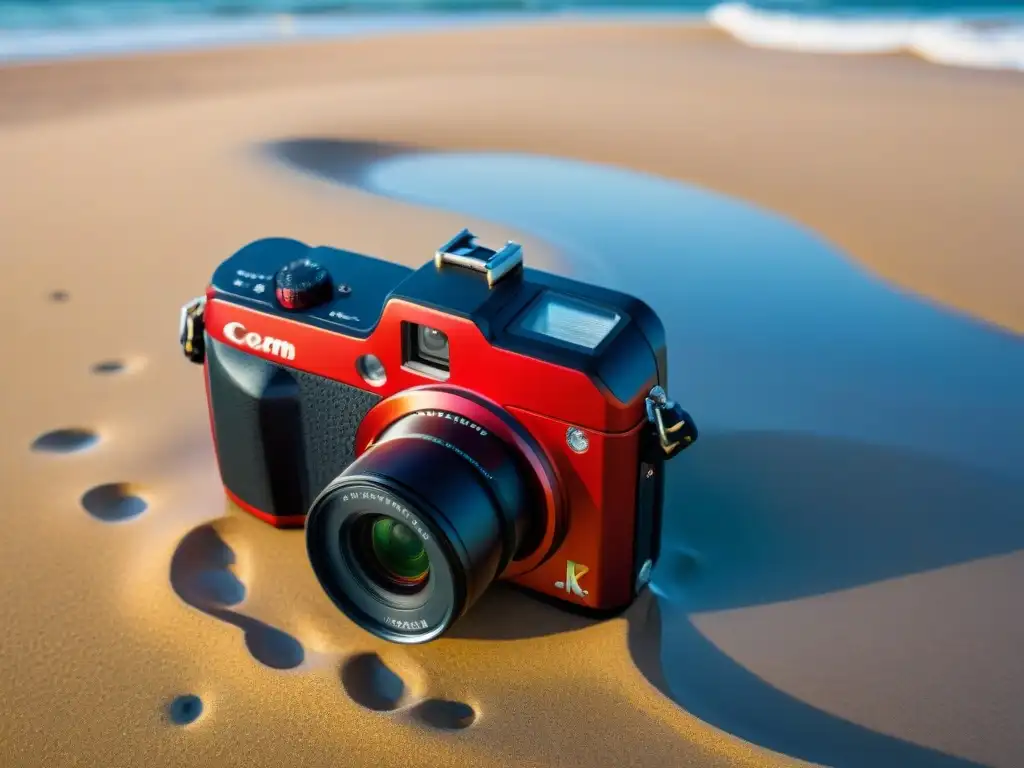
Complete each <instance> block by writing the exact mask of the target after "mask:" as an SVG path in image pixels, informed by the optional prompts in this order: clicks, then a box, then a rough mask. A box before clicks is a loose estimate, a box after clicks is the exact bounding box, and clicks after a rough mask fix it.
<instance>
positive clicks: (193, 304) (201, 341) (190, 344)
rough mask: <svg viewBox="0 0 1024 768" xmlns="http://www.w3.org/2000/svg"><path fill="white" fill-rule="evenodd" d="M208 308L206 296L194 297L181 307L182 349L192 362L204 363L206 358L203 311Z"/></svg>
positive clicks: (180, 333) (180, 339)
mask: <svg viewBox="0 0 1024 768" xmlns="http://www.w3.org/2000/svg"><path fill="white" fill-rule="evenodd" d="M205 309H206V297H205V296H200V297H199V298H197V299H193V300H192V301H190V302H189V303H188V304H186V305H185V306H183V307H182V308H181V319H180V320H179V321H178V340H179V342H180V343H181V348H182V351H184V353H185V357H187V358H188V359H189V360H190V361H191V362H193V363H196V364H198V365H202V364H203V362H204V361H205V359H206V340H205V337H204V335H203V332H204V330H205V328H206V325H205V323H204V322H203V311H204V310H205Z"/></svg>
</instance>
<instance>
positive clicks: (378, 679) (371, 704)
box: [341, 653, 477, 731]
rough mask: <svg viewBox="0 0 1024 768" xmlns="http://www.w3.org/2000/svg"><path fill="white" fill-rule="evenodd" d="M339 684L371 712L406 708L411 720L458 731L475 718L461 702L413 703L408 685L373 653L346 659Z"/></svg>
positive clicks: (470, 708)
mask: <svg viewBox="0 0 1024 768" xmlns="http://www.w3.org/2000/svg"><path fill="white" fill-rule="evenodd" d="M341 684H342V686H343V687H344V688H345V692H346V693H348V695H349V696H350V697H351V698H352V700H353V701H355V702H356V703H357V704H359V705H360V706H363V707H366V708H367V709H371V710H373V711H374V712H396V711H398V710H400V709H406V710H407V711H408V714H409V716H410V717H411V718H412V719H413V720H415V721H417V722H419V723H421V724H423V725H427V726H429V727H431V728H436V729H438V730H444V731H456V730H461V729H463V728H468V727H469V726H470V725H472V724H473V723H474V722H475V721H476V717H477V713H476V710H475V709H473V707H471V706H470V705H469V704H465V703H463V702H461V701H449V700H447V699H433V698H431V699H424V700H421V701H417V702H415V703H413V698H414V697H413V695H412V693H411V691H410V687H409V686H407V685H406V684H405V681H403V680H402V678H401V677H400V676H399V675H398V674H397V673H396V672H394V671H393V670H392V669H391V668H390V667H388V665H387V664H385V663H384V661H383V659H381V658H380V656H378V655H377V654H376V653H361V654H359V655H357V656H353V657H351V658H349V659H347V660H346V661H345V662H344V663H343V664H342V666H341Z"/></svg>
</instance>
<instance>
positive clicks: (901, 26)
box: [708, 3, 1024, 71]
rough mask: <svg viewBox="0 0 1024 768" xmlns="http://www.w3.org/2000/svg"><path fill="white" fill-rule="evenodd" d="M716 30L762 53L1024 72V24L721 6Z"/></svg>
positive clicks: (713, 17)
mask: <svg viewBox="0 0 1024 768" xmlns="http://www.w3.org/2000/svg"><path fill="white" fill-rule="evenodd" d="M708 18H709V20H710V22H711V24H713V25H714V26H716V27H718V28H720V29H722V30H724V31H726V32H728V33H729V34H730V35H732V36H733V37H735V38H736V39H737V40H739V41H741V42H743V43H746V44H747V45H751V46H756V47H759V48H777V49H783V50H792V51H802V52H806V53H839V54H843V53H845V54H851V53H889V52H897V51H907V52H909V53H913V54H915V55H917V56H920V57H921V58H923V59H927V60H928V61H931V62H934V63H936V64H946V65H950V66H960V67H975V68H983V69H1008V70H1019V71H1024V23H1022V22H1020V21H1016V22H1012V23H1011V22H1008V21H1007V22H1003V23H995V22H992V21H988V22H985V23H980V22H972V21H968V20H963V19H952V18H934V19H887V18H876V19H869V18H861V19H853V18H830V17H827V16H809V15H803V14H800V15H797V14H789V13H780V12H770V11H761V10H757V9H754V8H751V7H750V6H748V5H746V4H743V3H725V4H722V5H717V6H715V7H714V8H712V9H711V11H709V13H708Z"/></svg>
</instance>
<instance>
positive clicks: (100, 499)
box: [82, 483, 149, 523]
mask: <svg viewBox="0 0 1024 768" xmlns="http://www.w3.org/2000/svg"><path fill="white" fill-rule="evenodd" d="M82 506H83V507H84V508H85V511H86V512H88V513H89V514H90V515H92V516H93V517H95V518H96V519H97V520H102V521H103V522H105V523H118V522H121V521H123V520H131V519H132V518H135V517H138V516H139V515H141V514H142V513H143V512H145V511H146V508H147V507H148V506H149V505H148V504H147V503H146V500H145V499H143V498H142V497H141V496H139V495H138V491H137V490H136V488H135V486H133V485H131V484H130V483H105V484H104V485H97V486H94V487H93V488H90V489H89V490H88V491H86V492H85V493H84V494H82Z"/></svg>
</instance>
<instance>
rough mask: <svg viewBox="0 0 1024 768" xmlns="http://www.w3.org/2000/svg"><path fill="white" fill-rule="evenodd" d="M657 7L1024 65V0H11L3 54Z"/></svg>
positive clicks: (751, 39)
mask: <svg viewBox="0 0 1024 768" xmlns="http://www.w3.org/2000/svg"><path fill="white" fill-rule="evenodd" d="M650 13H658V14H671V15H672V16H676V17H690V18H693V19H694V20H707V21H709V22H710V23H711V24H714V25H716V26H718V27H719V28H721V29H723V30H724V31H726V32H728V33H729V34H731V35H733V36H734V37H735V38H736V39H737V40H739V41H740V42H743V43H746V44H748V45H755V46H762V47H770V48H781V49H786V50H798V51H806V52H813V53H837V54H842V53H847V54H849V53H877V52H887V51H899V50H907V51H911V52H913V53H916V54H917V55H919V56H921V57H922V58H925V59H927V60H930V61H933V62H935V63H937V64H945V65H952V66H963V67H980V68H989V69H1010V70H1020V71H1024V0H981V2H971V1H970V0H747V1H746V2H721V3H713V2H706V1H703V0H634V1H633V2H629V0H348V1H347V2H343V1H341V0H141V1H140V0H0V62H3V61H12V60H26V59H38V58H52V57H60V56H69V55H70V56H76V55H87V54H107V53H114V52H127V51H138V50H147V49H159V48H164V49H166V48H182V47H194V46H197V45H198V46H208V45H224V44H230V43H232V42H259V41H265V40H273V39H278V38H282V37H333V36H345V35H369V34H379V33H383V32H390V31H408V30H414V29H426V28H436V27H449V26H452V25H466V24H480V23H501V22H503V21H507V20H509V19H523V18H536V19H538V20H544V19H546V18H552V17H559V16H566V15H572V16H581V15H585V16H594V15H608V14H616V15H623V14H625V15H631V16H643V15H647V14H650Z"/></svg>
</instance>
